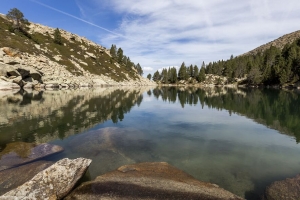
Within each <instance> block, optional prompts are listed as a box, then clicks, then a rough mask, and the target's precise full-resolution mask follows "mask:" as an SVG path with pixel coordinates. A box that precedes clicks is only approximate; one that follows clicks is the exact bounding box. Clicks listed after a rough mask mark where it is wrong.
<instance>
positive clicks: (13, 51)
mask: <svg viewBox="0 0 300 200" xmlns="http://www.w3.org/2000/svg"><path fill="white" fill-rule="evenodd" d="M2 51H3V52H4V53H5V54H6V55H8V56H10V57H21V54H20V51H18V50H16V49H13V48H10V47H3V48H2Z"/></svg>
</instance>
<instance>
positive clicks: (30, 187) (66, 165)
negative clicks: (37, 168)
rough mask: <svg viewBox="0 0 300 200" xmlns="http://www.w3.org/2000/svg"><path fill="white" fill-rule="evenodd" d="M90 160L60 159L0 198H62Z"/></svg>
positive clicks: (32, 199)
mask: <svg viewBox="0 0 300 200" xmlns="http://www.w3.org/2000/svg"><path fill="white" fill-rule="evenodd" d="M91 162H92V161H91V160H90V159H85V158H77V159H74V160H71V159H68V158H65V159H62V160H60V161H58V162H56V163H55V164H53V165H52V166H50V167H48V168H47V169H45V170H43V171H42V172H40V173H38V174H37V175H35V176H34V177H33V178H32V179H31V180H30V181H28V182H26V183H25V184H23V185H21V186H19V187H17V188H16V189H14V190H11V191H9V192H7V193H5V194H4V195H3V196H1V197H0V199H31V200H34V199H44V200H46V199H62V198H63V197H64V196H66V195H67V194H68V193H69V192H70V190H71V189H72V188H73V187H74V185H75V184H76V183H77V181H78V180H79V179H80V178H81V177H82V176H83V174H84V173H85V172H86V170H87V168H88V166H89V165H90V163H91Z"/></svg>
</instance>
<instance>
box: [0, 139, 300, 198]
mask: <svg viewBox="0 0 300 200" xmlns="http://www.w3.org/2000/svg"><path fill="white" fill-rule="evenodd" d="M20 146H23V147H24V146H26V147H27V148H25V149H27V150H26V151H25V153H24V152H22V151H20ZM62 151H63V149H62V147H59V146H57V145H51V144H40V145H35V144H32V143H22V144H20V142H16V143H12V144H10V145H8V146H7V147H6V148H5V149H4V150H3V151H2V152H1V157H0V158H1V159H0V177H1V180H0V195H1V196H0V199H1V200H2V199H3V200H10V199H49V200H56V199H122V200H127V199H128V200H129V199H208V200H210V199H211V200H218V199H219V200H221V199H222V200H223V199H224V200H225V199H226V200H235V199H236V200H237V199H243V198H241V197H239V196H237V195H235V194H233V193H231V192H229V191H227V190H225V189H223V188H220V187H219V186H218V185H216V184H213V183H208V182H202V181H199V180H196V179H195V178H193V177H192V176H190V175H189V174H187V173H185V172H183V171H181V170H179V169H177V168H175V167H173V166H171V165H170V164H168V163H166V162H145V163H135V164H130V165H123V166H121V167H119V168H117V169H116V170H114V171H111V172H107V173H105V174H103V175H100V176H98V177H96V179H95V180H91V181H87V182H83V183H81V184H80V185H78V184H77V183H78V181H79V180H80V179H81V178H82V177H83V176H84V175H85V173H86V172H87V171H88V168H89V166H90V164H91V162H92V160H91V159H86V158H76V159H68V158H63V159H61V160H59V161H57V162H56V163H53V162H50V161H43V160H41V159H42V158H44V157H46V156H49V155H53V154H55V153H60V152H62ZM299 180H300V175H297V176H296V177H295V178H289V179H286V180H283V181H276V182H274V183H272V184H271V185H270V186H268V187H267V188H266V190H265V193H264V194H262V196H261V199H262V200H277V199H278V200H279V199H280V200H284V199H299V198H300V192H299V191H300V181H299ZM75 185H78V186H76V187H75Z"/></svg>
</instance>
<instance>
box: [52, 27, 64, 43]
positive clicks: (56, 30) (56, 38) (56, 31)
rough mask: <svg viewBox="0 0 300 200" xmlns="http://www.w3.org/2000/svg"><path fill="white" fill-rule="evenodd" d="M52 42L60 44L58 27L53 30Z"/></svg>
mask: <svg viewBox="0 0 300 200" xmlns="http://www.w3.org/2000/svg"><path fill="white" fill-rule="evenodd" d="M54 43H56V44H59V45H62V38H61V34H60V31H59V29H58V28H56V29H55V31H54Z"/></svg>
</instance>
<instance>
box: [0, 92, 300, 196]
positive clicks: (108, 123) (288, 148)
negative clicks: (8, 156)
mask: <svg viewBox="0 0 300 200" xmlns="http://www.w3.org/2000/svg"><path fill="white" fill-rule="evenodd" d="M299 105H300V94H299V93H298V92H295V91H283V90H275V89H254V88H247V89H246V88H244V89H243V88H239V89H237V88H206V89H200V88H175V87H162V88H151V87H117V88H115V87H106V88H94V89H77V90H57V91H49V90H47V91H40V92H38V91H22V92H17V93H13V92H12V91H6V92H1V93H0V151H3V149H4V148H5V146H6V144H8V143H12V142H17V141H23V142H29V143H44V142H47V143H52V144H57V145H60V146H62V147H64V149H65V150H64V152H62V153H60V154H57V155H55V156H52V157H49V158H48V160H52V161H57V160H59V159H61V158H65V157H68V158H77V157H85V158H90V159H92V160H93V162H92V164H91V166H90V168H89V170H88V173H87V175H86V176H87V179H94V178H95V177H97V176H99V175H101V174H104V173H106V172H108V171H112V170H115V169H116V168H118V167H120V166H121V165H125V164H131V163H138V162H161V161H164V162H168V163H169V164H171V165H173V166H175V167H177V168H179V169H181V170H183V171H185V172H187V173H189V174H190V175H192V176H193V177H195V178H196V179H199V180H201V181H207V182H211V183H215V184H218V185H220V186H221V187H223V188H224V189H227V190H229V191H230V192H233V193H235V194H237V195H239V196H241V197H244V198H247V199H257V198H258V197H259V195H260V194H261V193H262V192H263V190H264V189H265V187H266V186H267V185H269V184H270V183H271V182H273V181H275V180H281V179H285V178H287V177H293V176H295V175H296V174H299V173H300V145H299V144H298V142H299V141H300V106H299ZM0 153H1V152H0Z"/></svg>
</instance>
